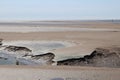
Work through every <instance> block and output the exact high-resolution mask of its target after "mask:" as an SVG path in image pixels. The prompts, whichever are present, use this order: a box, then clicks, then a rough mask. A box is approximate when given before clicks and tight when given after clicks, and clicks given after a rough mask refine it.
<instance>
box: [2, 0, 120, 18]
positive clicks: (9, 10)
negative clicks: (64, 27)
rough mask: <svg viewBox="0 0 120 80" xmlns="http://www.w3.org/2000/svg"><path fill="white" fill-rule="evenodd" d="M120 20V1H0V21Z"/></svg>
mask: <svg viewBox="0 0 120 80" xmlns="http://www.w3.org/2000/svg"><path fill="white" fill-rule="evenodd" d="M86 19H120V0H0V20H86Z"/></svg>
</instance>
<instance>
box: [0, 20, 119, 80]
mask: <svg viewBox="0 0 120 80" xmlns="http://www.w3.org/2000/svg"><path fill="white" fill-rule="evenodd" d="M70 23H71V22H70ZM78 23H79V22H77V24H75V23H74V25H72V24H70V25H57V26H56V25H53V26H49V25H47V26H46V25H44V26H45V27H46V29H44V30H40V29H39V31H36V29H35V30H34V31H30V30H31V29H30V30H29V31H27V32H24V28H23V27H25V26H22V27H21V30H23V32H21V31H14V30H12V31H11V32H10V31H9V29H11V28H8V25H7V27H6V26H5V25H0V29H1V30H0V38H2V39H4V40H5V41H21V40H25V41H67V42H71V43H74V44H76V45H74V46H71V47H66V48H62V49H56V50H53V51H52V52H53V53H54V54H55V55H56V58H55V60H62V59H67V58H71V57H80V56H84V55H86V54H90V53H91V52H92V51H93V50H94V49H95V48H96V47H107V46H120V24H119V23H112V22H80V23H79V24H78ZM44 26H43V27H44ZM55 26H56V27H55ZM5 27H6V28H5ZM10 27H12V26H10ZM13 27H17V28H18V27H20V25H19V26H16V25H14V26H13ZM32 27H34V26H32ZM37 27H39V26H38V25H37ZM47 27H49V28H50V27H51V29H50V30H49V28H47ZM54 27H55V30H54ZM61 27H62V28H61ZM2 28H4V30H3V31H2ZM27 28H28V25H27ZM64 28H65V29H64ZM81 28H82V29H83V28H84V29H85V28H87V29H88V30H85V31H84V30H81ZM5 29H7V30H6V31H5ZM42 29H43V28H42ZM26 30H28V29H26ZM55 68H56V67H55ZM55 68H53V67H50V68H49V69H46V68H41V67H40V68H37V69H36V68H25V67H20V68H19V67H17V68H12V67H10V68H8V67H5V68H4V67H0V76H1V78H2V80H7V79H8V78H9V80H16V79H17V80H39V78H41V79H40V80H50V79H51V78H53V77H62V78H66V77H70V78H71V77H72V78H73V79H70V80H119V79H120V77H119V75H120V69H119V68H116V69H113V68H104V69H103V68H89V67H83V68H81V67H77V68H76V67H75V69H74V68H70V69H69V68H68V67H63V68H62V67H59V69H58V68H56V69H55ZM63 69H64V70H63ZM66 69H68V70H66ZM13 70H14V72H13ZM11 72H13V73H12V74H11ZM51 73H52V74H51ZM76 74H77V75H76ZM6 76H7V78H6ZM48 78H50V79H48ZM76 78H77V79H76ZM66 80H67V79H66Z"/></svg>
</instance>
